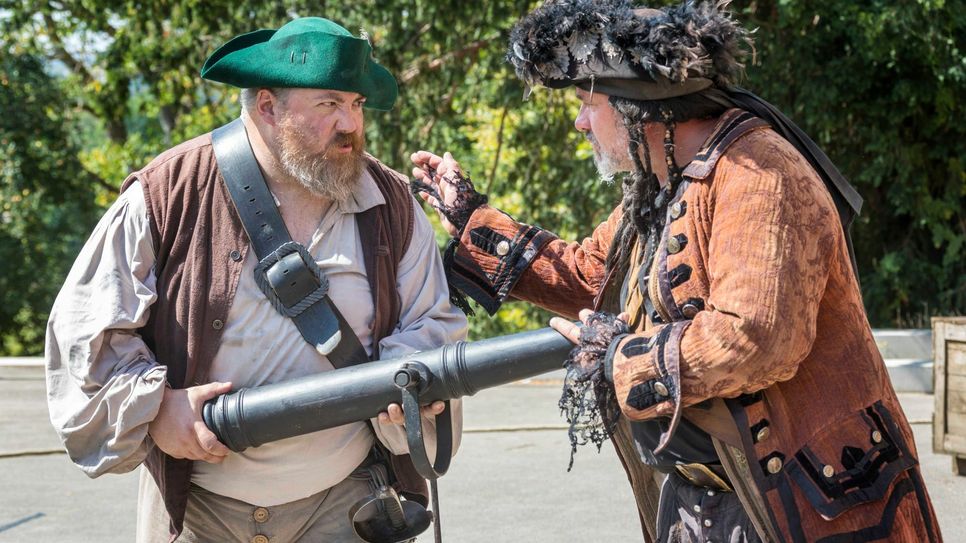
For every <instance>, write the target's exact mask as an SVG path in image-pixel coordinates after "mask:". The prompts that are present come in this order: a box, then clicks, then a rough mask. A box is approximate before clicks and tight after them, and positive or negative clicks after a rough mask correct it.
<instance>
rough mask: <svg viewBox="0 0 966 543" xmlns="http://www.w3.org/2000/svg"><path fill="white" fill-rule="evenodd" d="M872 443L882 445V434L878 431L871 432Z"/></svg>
mask: <svg viewBox="0 0 966 543" xmlns="http://www.w3.org/2000/svg"><path fill="white" fill-rule="evenodd" d="M872 443H882V432H880V431H878V430H873V431H872Z"/></svg>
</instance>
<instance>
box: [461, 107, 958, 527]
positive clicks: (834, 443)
mask: <svg viewBox="0 0 966 543" xmlns="http://www.w3.org/2000/svg"><path fill="white" fill-rule="evenodd" d="M684 177H685V179H684V182H682V184H681V186H680V187H679V190H678V191H677V194H675V195H674V198H673V200H672V201H671V202H670V203H669V206H668V216H667V226H666V227H665V229H664V232H663V236H662V239H661V242H660V246H659V248H658V253H657V256H656V257H655V263H654V267H653V269H652V270H650V278H649V280H648V281H647V287H646V288H647V290H648V296H649V298H650V299H651V303H652V304H653V306H654V308H655V312H654V313H655V314H653V315H646V316H645V317H646V318H645V319H644V321H645V323H646V324H645V326H643V331H641V332H638V333H634V334H631V335H629V336H626V337H625V338H623V339H622V340H621V342H620V344H619V345H618V346H617V348H616V352H615V356H614V359H613V381H614V387H615V389H616V393H617V398H618V401H619V403H620V406H621V408H622V411H623V414H624V416H625V417H626V419H627V420H628V421H629V422H630V424H633V423H634V421H643V420H648V419H654V418H658V417H666V418H668V419H670V421H671V424H670V425H669V431H668V432H667V433H665V434H664V435H663V436H662V443H665V442H666V441H667V439H668V438H669V437H670V435H671V434H672V433H673V432H674V429H675V428H676V426H677V421H678V420H679V418H680V417H686V418H688V420H690V421H691V422H693V423H694V424H696V425H698V426H699V427H701V428H702V429H704V430H705V431H707V432H708V433H709V434H710V435H711V437H712V441H713V442H714V445H715V448H716V450H717V452H718V454H719V457H720V458H721V462H722V465H723V467H724V469H725V471H726V472H727V473H728V475H729V479H730V480H731V483H732V486H733V487H734V488H735V491H736V492H737V493H738V495H739V497H740V498H741V500H742V503H743V504H744V505H745V509H746V511H747V512H748V513H749V516H750V517H751V519H752V521H753V522H754V523H755V526H756V528H757V530H758V532H759V534H760V535H761V537H762V539H763V540H765V541H781V542H789V543H800V542H801V543H804V542H808V543H814V542H823V543H832V542H845V541H850V542H851V541H903V542H938V541H941V537H942V536H941V534H940V532H939V526H938V524H937V522H936V517H935V513H934V512H933V509H932V505H931V503H930V499H929V495H928V493H927V491H926V487H925V485H924V484H923V480H922V476H921V474H920V470H919V461H918V455H917V453H916V446H915V443H914V440H913V434H912V430H911V428H910V426H909V423H908V421H907V420H906V417H905V415H904V414H903V412H902V408H901V407H900V405H899V401H898V399H897V398H896V394H895V392H894V390H893V388H892V385H891V383H890V381H889V375H888V373H887V371H886V367H885V365H884V363H883V361H882V357H881V355H880V354H879V351H878V349H877V348H876V345H875V342H874V341H873V337H872V331H871V329H870V327H869V323H868V320H867V317H866V314H865V310H864V308H863V305H862V297H861V294H860V291H859V286H858V283H857V280H856V277H855V275H854V273H853V270H852V267H851V263H850V257H849V253H848V248H847V246H846V240H845V235H844V233H843V230H842V226H841V223H840V221H839V218H838V215H837V213H836V209H835V205H834V203H833V201H832V198H831V196H830V195H829V193H828V190H827V189H826V188H825V186H824V184H823V183H822V181H821V179H820V178H819V177H818V175H817V174H816V173H815V171H814V170H813V169H812V168H811V167H810V166H809V164H808V163H807V161H806V160H805V159H804V158H803V157H802V155H801V154H800V153H798V152H797V151H796V150H795V148H794V147H793V146H792V145H791V144H789V143H788V142H787V141H785V140H784V139H783V138H781V137H780V136H779V135H778V134H777V133H775V132H774V131H773V130H771V129H770V128H769V127H768V125H767V124H766V123H765V122H764V121H762V120H760V119H758V118H756V117H754V116H752V115H751V114H748V113H746V112H743V111H741V110H731V111H729V112H727V113H725V114H724V115H723V116H722V118H721V120H720V122H719V124H718V126H717V128H716V129H715V131H714V133H713V134H712V135H711V136H710V137H709V139H708V141H707V142H706V144H705V146H704V147H703V148H702V149H701V150H700V151H699V153H698V154H697V156H696V157H695V159H694V160H693V161H692V162H691V163H690V164H688V166H687V167H686V168H685V170H684ZM620 218H621V210H620V209H619V208H618V209H617V210H615V211H614V212H613V214H612V215H611V216H610V218H609V219H608V220H607V221H606V222H605V223H603V224H601V225H600V226H598V227H597V228H596V229H595V230H594V233H593V234H592V235H591V236H590V237H589V238H586V239H585V240H583V241H582V242H581V243H567V242H564V241H561V240H558V239H556V238H555V237H554V236H553V235H552V234H550V233H548V232H546V231H544V230H541V229H539V228H536V227H532V226H528V225H525V224H521V223H518V222H515V221H514V220H513V219H511V218H510V217H509V216H507V215H505V214H503V213H502V212H500V211H498V210H496V209H493V208H490V207H487V206H484V207H482V208H480V209H478V210H477V211H476V212H475V213H474V214H473V216H472V217H471V219H470V221H469V223H468V224H467V226H466V228H465V229H464V230H463V232H462V235H461V238H460V240H459V241H460V244H459V246H458V247H456V250H455V252H454V254H452V255H451V263H452V269H451V274H452V280H453V284H454V286H456V287H458V288H460V290H462V291H463V292H465V293H467V294H468V295H470V296H472V297H473V298H474V299H476V300H477V301H478V302H480V303H481V304H482V305H483V306H484V307H485V308H486V309H487V310H488V311H490V312H491V313H492V312H494V311H495V310H496V309H497V308H498V307H499V304H500V303H501V302H502V301H503V300H504V299H505V298H506V297H507V296H512V297H515V298H518V299H522V300H527V301H530V302H533V303H535V304H537V305H539V306H542V307H545V308H547V309H549V310H551V311H554V312H556V313H558V314H561V315H565V316H568V317H574V316H576V314H577V312H578V311H579V310H580V309H582V308H585V307H599V305H600V300H601V298H602V296H601V295H602V293H603V291H604V290H605V287H606V288H614V286H615V285H616V288H619V287H620V285H621V283H622V282H623V280H624V278H623V277H620V278H605V277H604V265H603V264H604V259H605V257H606V254H607V251H608V248H609V247H610V244H611V242H612V238H613V236H614V232H615V230H616V228H617V225H618V223H619V221H620ZM610 309H611V310H614V309H616V308H610ZM658 381H660V382H661V383H663V384H664V385H665V387H658V388H657V389H655V388H654V384H655V383H656V382H658ZM664 388H666V389H667V390H668V391H669V393H668V394H667V395H663V396H662V395H661V394H659V393H658V392H656V390H660V391H663V389H664ZM622 449H623V450H622ZM631 450H632V449H631ZM619 451H620V452H622V456H623V458H622V460H623V461H624V463H625V466H629V465H633V464H634V463H638V464H639V463H640V462H639V459H638V458H627V456H629V455H628V449H627V448H622V447H619ZM631 454H633V453H631ZM628 471H629V473H630V468H629V469H628ZM645 501H646V500H645ZM638 502H639V507H642V505H641V503H642V500H641V499H640V495H638ZM652 505H653V504H652ZM641 516H642V519H648V518H653V511H650V512H645V511H642V515H641ZM649 533H650V534H653V533H654V532H653V530H652V529H648V530H645V539H647V538H648V534H649Z"/></svg>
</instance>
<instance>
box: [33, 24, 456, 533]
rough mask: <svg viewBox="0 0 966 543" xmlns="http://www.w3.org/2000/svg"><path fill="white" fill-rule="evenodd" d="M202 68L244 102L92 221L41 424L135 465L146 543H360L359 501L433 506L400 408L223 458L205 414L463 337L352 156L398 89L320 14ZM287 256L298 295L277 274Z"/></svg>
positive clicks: (377, 166) (155, 164) (111, 460)
mask: <svg viewBox="0 0 966 543" xmlns="http://www.w3.org/2000/svg"><path fill="white" fill-rule="evenodd" d="M202 76H203V77H204V78H206V79H209V80H212V81H218V82H222V83H227V84H229V85H233V86H236V87H240V88H241V89H242V91H241V100H240V101H241V106H242V112H241V118H240V120H237V121H235V122H233V123H231V124H229V125H227V126H226V127H222V128H219V129H217V130H215V131H214V132H213V133H212V134H205V135H202V136H200V137H197V138H195V139H192V140H190V141H188V142H185V143H182V144H180V145H178V146H176V147H174V148H172V149H169V150H167V151H165V152H164V153H162V154H161V155H160V156H158V157H157V158H156V159H154V160H153V161H152V162H151V163H150V164H148V165H147V166H145V167H144V168H143V169H141V170H139V171H137V172H135V173H133V174H131V175H130V176H129V177H128V178H127V180H126V181H125V183H124V186H123V189H122V194H121V195H120V197H119V198H118V200H117V202H116V203H115V204H114V205H113V206H112V207H111V208H110V209H109V210H108V212H107V213H106V214H105V216H104V217H103V218H102V219H101V221H100V223H99V224H98V226H97V227H96V229H95V231H94V233H93V234H92V236H91V238H90V240H89V241H88V242H87V244H86V245H85V247H84V248H83V250H82V251H81V253H80V255H79V256H78V258H77V260H76V262H75V264H74V267H73V269H72V270H71V272H70V275H69V276H68V278H67V280H66V282H65V284H64V286H63V289H62V290H61V292H60V294H59V295H58V297H57V300H56V302H55V304H54V307H53V309H52V311H51V317H50V322H49V325H48V330H47V382H48V391H49V392H48V398H49V406H50V412H51V420H52V422H53V424H54V427H55V428H56V430H57V431H58V433H59V434H60V436H61V438H62V440H63V442H64V444H65V447H66V449H67V451H68V453H69V455H70V457H71V460H72V461H73V462H75V463H76V464H77V465H78V466H79V467H81V468H82V469H83V470H84V471H85V472H86V473H87V474H88V475H89V476H91V477H96V476H99V475H101V474H103V473H109V472H115V473H119V472H126V471H130V470H132V469H134V468H135V467H137V466H138V465H140V464H142V463H143V464H144V465H145V469H144V470H142V472H141V483H140V493H139V512H138V535H137V540H138V541H169V540H170V541H173V540H176V539H177V540H178V541H212V540H215V541H245V542H249V541H265V542H267V541H269V540H271V541H298V540H304V541H360V538H359V537H358V536H357V535H356V533H355V532H354V528H353V525H352V522H350V519H349V517H348V512H349V510H350V508H351V507H352V506H353V505H354V504H356V503H359V502H360V500H363V499H365V498H366V497H367V496H368V495H369V494H370V493H371V492H372V489H373V487H376V486H379V485H380V484H383V483H385V484H391V485H392V486H393V487H394V488H397V489H398V490H399V491H400V492H401V493H402V494H403V495H404V496H405V497H407V498H409V499H413V500H416V501H420V502H422V503H423V504H425V502H426V488H425V481H423V480H422V479H421V478H420V477H419V476H418V474H417V473H416V472H415V470H414V468H413V466H412V463H411V462H410V461H409V460H408V456H407V454H408V446H407V444H406V436H405V429H404V428H403V426H402V422H403V414H402V410H401V408H400V406H398V405H395V404H394V405H391V406H389V408H388V409H387V412H385V413H382V414H380V415H379V417H377V418H375V419H373V420H372V421H370V423H369V424H366V423H354V424H349V425H345V426H342V427H338V428H333V429H331V430H325V431H321V432H316V433H312V434H308V435H304V436H299V437H295V438H290V439H286V440H282V441H278V442H274V443H268V444H265V445H262V446H260V447H257V448H252V449H248V450H245V451H243V452H237V453H236V452H231V451H229V449H228V448H227V447H225V445H223V444H221V443H219V442H218V440H217V439H216V438H215V436H214V434H213V433H212V432H211V431H209V430H208V428H207V427H206V426H205V424H204V422H203V420H202V418H201V414H200V410H201V407H202V405H203V404H204V403H205V402H206V401H207V400H209V399H212V398H214V397H216V396H218V395H220V394H224V393H227V392H229V391H230V390H231V389H233V388H235V389H237V388H242V387H253V386H258V385H263V384H268V383H273V382H277V381H282V380H287V379H293V378H296V377H300V376H304V375H308V374H312V373H317V372H321V371H329V370H332V369H333V368H334V367H342V366H344V365H349V364H352V363H358V362H361V361H365V360H368V359H377V358H380V357H381V358H386V357H399V356H402V355H404V354H407V353H410V352H414V351H419V350H426V349H430V348H434V347H438V346H440V345H442V344H445V343H451V342H454V341H456V340H459V339H462V338H463V337H464V335H465V330H466V320H465V317H464V316H463V315H462V313H461V312H459V311H458V310H456V309H454V308H453V307H452V306H451V305H450V302H449V295H448V289H447V287H446V281H445V276H444V273H443V268H442V264H441V261H440V258H439V254H438V251H437V248H436V243H435V238H434V235H433V231H432V227H431V226H430V224H429V222H428V220H427V219H426V218H425V217H424V216H423V214H422V213H416V212H415V208H416V206H415V205H414V201H413V199H412V196H411V195H410V193H409V191H408V187H407V184H406V178H405V177H404V176H402V175H400V174H398V173H396V172H394V171H392V170H390V169H389V168H387V167H386V166H384V165H382V164H381V163H380V162H379V161H377V160H376V159H374V158H373V157H371V156H370V155H368V154H366V153H365V152H364V147H365V138H364V132H363V122H364V115H363V109H364V108H373V109H377V110H388V109H390V108H391V107H392V106H393V103H394V102H395V99H396V95H397V87H396V82H395V80H394V79H393V77H392V75H391V74H390V73H389V72H388V71H387V70H386V69H385V68H383V67H382V66H380V65H379V64H377V63H376V61H375V60H374V59H373V57H372V50H371V46H370V43H369V41H368V39H366V38H357V37H354V36H352V35H351V34H350V33H349V32H348V31H347V30H345V29H344V28H342V27H341V26H339V25H337V24H335V23H333V22H332V21H329V20H326V19H321V18H313V17H307V18H301V19H296V20H294V21H292V22H290V23H288V24H286V25H285V26H283V27H282V28H280V29H278V30H277V31H276V30H258V31H255V32H252V33H248V34H244V35H242V36H238V37H236V38H234V39H232V40H231V41H229V42H228V43H226V44H225V45H224V46H222V47H221V48H219V49H218V50H217V51H215V53H214V54H212V55H211V57H210V58H208V60H207V61H206V62H205V65H204V68H203V69H202ZM246 153H247V154H246ZM239 157H247V158H239ZM246 160H248V162H246ZM246 167H248V170H246V169H245V168H246ZM239 172H241V173H239ZM259 174H260V175H259ZM259 187H261V189H259ZM259 190H262V191H263V192H261V193H259ZM238 191H241V192H238ZM245 191H252V192H251V194H252V195H253V196H252V197H251V198H248V197H247V196H246V197H244V198H242V197H240V196H239V194H242V193H245V194H248V192H245ZM257 194H260V195H258V196H256V195H257ZM266 210H267V211H266ZM258 221H262V222H258ZM273 221H275V222H273ZM252 225H255V226H252ZM289 237H290V238H291V240H290V241H286V242H285V243H282V241H285V240H286V238H289ZM272 240H274V241H272ZM266 243H267V244H268V245H266ZM264 247H268V249H267V251H265V250H263V249H264ZM285 251H288V252H287V253H286V252H285ZM286 255H288V256H293V255H294V256H295V261H294V262H297V264H296V265H295V267H294V268H292V269H294V270H295V271H294V272H293V273H294V274H295V276H296V277H298V278H304V277H308V281H309V283H310V284H311V288H310V289H309V290H307V291H298V292H296V291H295V290H293V289H294V288H295V287H293V286H292V285H289V284H288V283H286V282H285V281H281V282H279V281H276V280H275V279H273V277H274V276H273V273H274V270H277V269H279V268H278V266H279V265H281V263H282V257H285V256H286ZM284 260H285V262H286V264H285V265H286V266H288V265H289V264H288V263H289V262H290V261H291V259H289V258H287V257H286V258H284ZM286 269H287V268H286ZM306 270H307V271H306ZM304 273H308V274H309V275H307V276H306V275H304ZM299 274H303V275H299ZM299 280H301V279H299ZM292 284H295V282H294V280H293V283H292ZM299 288H301V287H299ZM293 293H296V294H297V296H295V297H294V298H292V296H293V295H294V294H293ZM451 405H452V410H453V413H452V420H453V426H454V432H455V436H456V437H455V440H456V442H455V444H454V449H455V446H458V442H459V430H460V428H461V425H462V422H461V418H460V406H459V403H458V402H453V403H452V404H451ZM442 409H443V404H442V402H437V403H436V404H434V405H431V406H428V407H426V408H425V409H424V415H425V416H427V417H429V416H430V415H434V414H438V413H440V412H441V410H442ZM426 426H427V430H428V435H427V446H428V448H429V450H430V456H433V454H434V453H433V448H434V443H435V434H434V431H432V430H430V428H432V419H430V420H428V421H427V425H426Z"/></svg>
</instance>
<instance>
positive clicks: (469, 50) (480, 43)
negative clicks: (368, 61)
mask: <svg viewBox="0 0 966 543" xmlns="http://www.w3.org/2000/svg"><path fill="white" fill-rule="evenodd" d="M492 41H493V38H487V39H483V40H477V41H475V42H473V43H471V44H469V45H467V46H466V47H464V48H462V49H457V50H456V51H450V52H448V53H446V54H445V55H443V56H441V57H438V58H434V59H433V60H430V61H429V62H426V61H425V60H417V61H416V62H413V63H412V64H411V65H410V66H409V68H406V69H405V70H403V73H402V75H401V76H400V77H399V80H400V81H401V82H402V83H409V82H410V81H412V80H413V79H415V78H416V77H418V76H419V74H420V73H422V72H424V71H433V70H438V69H440V68H442V67H443V65H444V64H446V63H447V62H451V61H454V60H459V59H461V58H464V57H467V56H470V55H475V54H476V53H478V52H479V50H480V49H482V48H483V47H484V46H486V45H488V44H489V43H490V42H492Z"/></svg>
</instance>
